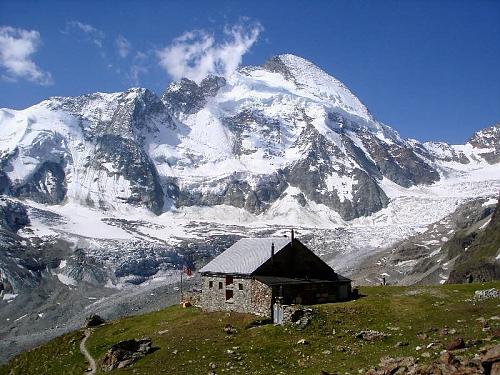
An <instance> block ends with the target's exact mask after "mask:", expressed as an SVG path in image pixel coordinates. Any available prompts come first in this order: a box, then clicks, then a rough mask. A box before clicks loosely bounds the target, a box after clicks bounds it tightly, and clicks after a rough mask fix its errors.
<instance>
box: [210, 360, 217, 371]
mask: <svg viewBox="0 0 500 375" xmlns="http://www.w3.org/2000/svg"><path fill="white" fill-rule="evenodd" d="M208 367H209V368H210V369H211V370H215V369H216V368H217V363H214V362H210V363H209V364H208Z"/></svg>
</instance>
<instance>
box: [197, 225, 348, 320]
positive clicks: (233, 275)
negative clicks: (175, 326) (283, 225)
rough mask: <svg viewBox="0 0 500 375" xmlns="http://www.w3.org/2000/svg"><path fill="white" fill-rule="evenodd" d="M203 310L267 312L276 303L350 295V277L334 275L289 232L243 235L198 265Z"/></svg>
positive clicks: (332, 299)
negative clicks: (286, 235) (200, 277)
mask: <svg viewBox="0 0 500 375" xmlns="http://www.w3.org/2000/svg"><path fill="white" fill-rule="evenodd" d="M200 274H201V276H202V293H201V300H200V305H201V307H202V308H203V309H204V310H206V311H236V312H242V313H252V314H257V315H260V316H264V317H271V316H272V306H273V304H274V303H275V302H279V303H280V304H281V305H291V304H304V305H312V304H317V303H326V302H335V301H343V300H347V299H349V298H350V296H351V280H349V279H347V278H345V277H343V276H341V275H339V274H337V273H336V272H335V271H334V270H333V269H332V268H331V267H330V266H328V265H327V264H326V263H325V262H323V261H322V260H321V259H320V258H319V257H318V256H317V255H316V254H314V253H313V252H312V251H311V250H309V249H308V248H307V247H306V246H305V245H304V244H303V243H302V242H300V241H299V240H298V239H295V238H294V237H293V232H292V238H291V239H290V238H288V237H270V238H243V239H241V240H239V241H238V242H236V243H235V244H234V245H233V246H231V247H230V248H228V249H227V250H226V251H224V252H223V253H222V254H220V255H219V256H218V257H216V258H215V259H214V260H212V261H211V262H210V263H208V264H207V265H206V266H205V267H203V268H202V269H201V270H200Z"/></svg>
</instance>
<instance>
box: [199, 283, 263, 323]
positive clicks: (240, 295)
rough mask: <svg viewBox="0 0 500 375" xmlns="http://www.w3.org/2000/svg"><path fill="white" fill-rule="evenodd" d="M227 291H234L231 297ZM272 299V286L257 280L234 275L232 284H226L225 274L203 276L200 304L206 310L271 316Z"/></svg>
mask: <svg viewBox="0 0 500 375" xmlns="http://www.w3.org/2000/svg"><path fill="white" fill-rule="evenodd" d="M210 285H211V286H210ZM240 285H241V289H240ZM220 286H222V288H220ZM226 291H232V292H233V297H232V298H231V299H226ZM271 299H272V290H271V288H270V287H268V286H267V285H265V284H263V283H261V282H259V281H257V280H253V279H251V278H242V277H234V278H233V282H232V283H231V284H226V277H224V276H202V293H201V300H200V305H201V308H202V309H203V310H205V311H235V312H241V313H250V314H256V315H260V316H266V317H270V316H271Z"/></svg>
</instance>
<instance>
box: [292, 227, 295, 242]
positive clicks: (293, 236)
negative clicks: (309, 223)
mask: <svg viewBox="0 0 500 375" xmlns="http://www.w3.org/2000/svg"><path fill="white" fill-rule="evenodd" d="M294 238H295V233H294V231H293V228H292V242H293V240H294Z"/></svg>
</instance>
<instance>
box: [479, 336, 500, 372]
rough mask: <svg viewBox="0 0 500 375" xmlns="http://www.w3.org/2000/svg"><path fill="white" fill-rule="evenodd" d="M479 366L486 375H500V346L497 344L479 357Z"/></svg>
mask: <svg viewBox="0 0 500 375" xmlns="http://www.w3.org/2000/svg"><path fill="white" fill-rule="evenodd" d="M481 364H482V365H483V367H484V369H485V371H486V373H487V374H488V373H489V371H491V374H495V372H494V370H495V371H496V375H498V374H500V344H497V345H495V346H493V347H491V348H489V349H487V350H486V352H485V353H484V354H483V355H482V356H481Z"/></svg>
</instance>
